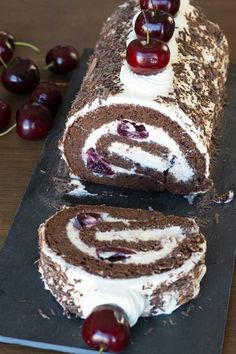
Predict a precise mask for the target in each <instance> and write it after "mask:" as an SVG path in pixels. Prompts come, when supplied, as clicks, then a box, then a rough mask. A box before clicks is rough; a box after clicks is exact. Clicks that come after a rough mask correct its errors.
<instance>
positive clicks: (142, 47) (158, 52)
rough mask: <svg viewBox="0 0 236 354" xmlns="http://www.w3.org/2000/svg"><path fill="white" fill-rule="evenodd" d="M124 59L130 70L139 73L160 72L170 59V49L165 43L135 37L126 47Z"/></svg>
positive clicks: (153, 73) (150, 73)
mask: <svg viewBox="0 0 236 354" xmlns="http://www.w3.org/2000/svg"><path fill="white" fill-rule="evenodd" d="M126 60H127V62H128V64H129V66H130V68H131V70H132V71H133V72H134V73H136V74H140V75H155V74H157V73H159V72H161V71H162V70H163V69H164V68H165V67H166V66H167V65H168V63H169V61H170V50H169V47H168V45H167V44H166V43H164V42H162V41H159V40H156V39H150V41H149V44H147V42H146V41H145V40H140V39H135V40H133V41H132V42H130V44H129V45H128V47H127V50H126Z"/></svg>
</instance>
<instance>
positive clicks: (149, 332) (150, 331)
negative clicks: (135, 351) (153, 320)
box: [144, 327, 154, 336]
mask: <svg viewBox="0 0 236 354" xmlns="http://www.w3.org/2000/svg"><path fill="white" fill-rule="evenodd" d="M153 331H154V327H150V328H148V330H147V331H146V332H145V333H144V335H145V336H148V335H149V334H151V333H152V332H153Z"/></svg>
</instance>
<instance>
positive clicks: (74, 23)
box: [0, 0, 236, 354]
mask: <svg viewBox="0 0 236 354" xmlns="http://www.w3.org/2000/svg"><path fill="white" fill-rule="evenodd" d="M120 3H122V0H109V1H108V0H100V1H97V0H87V1H84V0H40V1H32V0H21V1H19V0H1V11H0V28H1V29H5V30H8V31H10V32H12V33H13V34H14V35H15V36H16V38H17V40H25V41H29V42H32V43H35V44H37V45H38V46H39V47H40V49H41V55H37V54H35V53H32V52H31V51H30V50H29V49H22V48H21V49H17V51H16V54H17V55H19V56H22V57H31V58H32V59H33V60H35V61H36V62H37V63H38V65H39V66H40V67H41V68H42V67H43V65H44V57H45V54H46V52H47V50H49V49H50V48H51V47H53V46H54V45H56V44H71V45H74V46H75V47H76V48H77V49H78V50H79V52H80V53H82V51H83V49H84V48H86V47H87V48H88V47H91V48H92V47H93V46H94V44H95V42H96V39H97V38H98V34H99V31H100V28H101V25H102V23H103V21H104V20H105V18H106V17H107V16H108V15H109V14H110V13H111V12H112V10H113V9H114V8H115V6H116V5H118V4H120ZM195 4H198V5H201V6H202V7H203V8H204V9H205V11H206V13H207V14H208V15H209V17H210V18H211V19H212V20H213V21H215V22H218V23H219V24H220V25H221V27H222V28H223V29H224V31H225V33H226V35H227V37H228V39H229V42H230V48H231V63H235V64H236V35H235V34H236V20H235V14H236V1H235V0H224V1H222V0H196V1H195ZM48 77H50V74H48V73H44V74H43V78H44V79H47V78H48ZM54 79H56V80H57V81H62V80H64V79H63V78H54ZM0 96H1V97H3V98H5V99H7V100H8V102H9V103H10V104H11V107H12V109H13V118H12V121H14V115H15V110H16V109H17V107H19V106H20V105H21V104H23V103H24V102H26V100H27V97H22V96H21V97H17V96H14V95H11V94H9V93H7V92H6V91H4V89H3V88H2V87H0ZM42 146H43V141H40V142H29V141H24V140H21V139H20V138H19V137H18V136H17V135H16V133H15V132H12V133H11V134H9V135H7V136H6V137H3V138H0V246H1V245H2V243H3V242H4V239H5V237H6V235H7V231H8V230H9V228H10V225H11V223H12V221H13V218H14V215H15V213H16V210H17V207H18V205H19V203H20V201H21V198H22V196H23V194H24V191H25V188H26V186H27V183H28V181H29V179H30V175H31V172H32V169H33V168H34V166H35V164H36V162H37V160H38V157H39V155H40V152H41V149H42ZM0 321H1V319H0ZM12 321H14V319H12ZM206 325H207V324H206ZM209 352H210V349H209ZM13 353H14V354H15V353H18V354H23V353H24V354H39V353H42V351H39V350H34V349H28V348H20V347H15V346H9V345H3V344H2V345H0V354H13ZM223 353H224V354H235V353H236V274H235V277H234V285H233V289H232V293H231V303H230V311H229V316H228V323H227V330H226V338H225V344H224V351H223ZM183 354H188V353H183ZM199 354H201V353H199Z"/></svg>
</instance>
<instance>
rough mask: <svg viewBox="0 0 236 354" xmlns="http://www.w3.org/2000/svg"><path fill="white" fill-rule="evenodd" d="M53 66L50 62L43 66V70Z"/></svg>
mask: <svg viewBox="0 0 236 354" xmlns="http://www.w3.org/2000/svg"><path fill="white" fill-rule="evenodd" d="M53 66H54V64H53V63H50V64H48V65H46V66H45V67H44V68H43V70H48V69H50V68H52V67H53Z"/></svg>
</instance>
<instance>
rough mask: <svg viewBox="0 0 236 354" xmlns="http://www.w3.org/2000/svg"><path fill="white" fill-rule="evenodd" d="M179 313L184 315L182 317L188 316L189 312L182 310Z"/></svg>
mask: <svg viewBox="0 0 236 354" xmlns="http://www.w3.org/2000/svg"><path fill="white" fill-rule="evenodd" d="M181 315H182V316H184V317H189V313H188V312H186V311H182V312H181Z"/></svg>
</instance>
